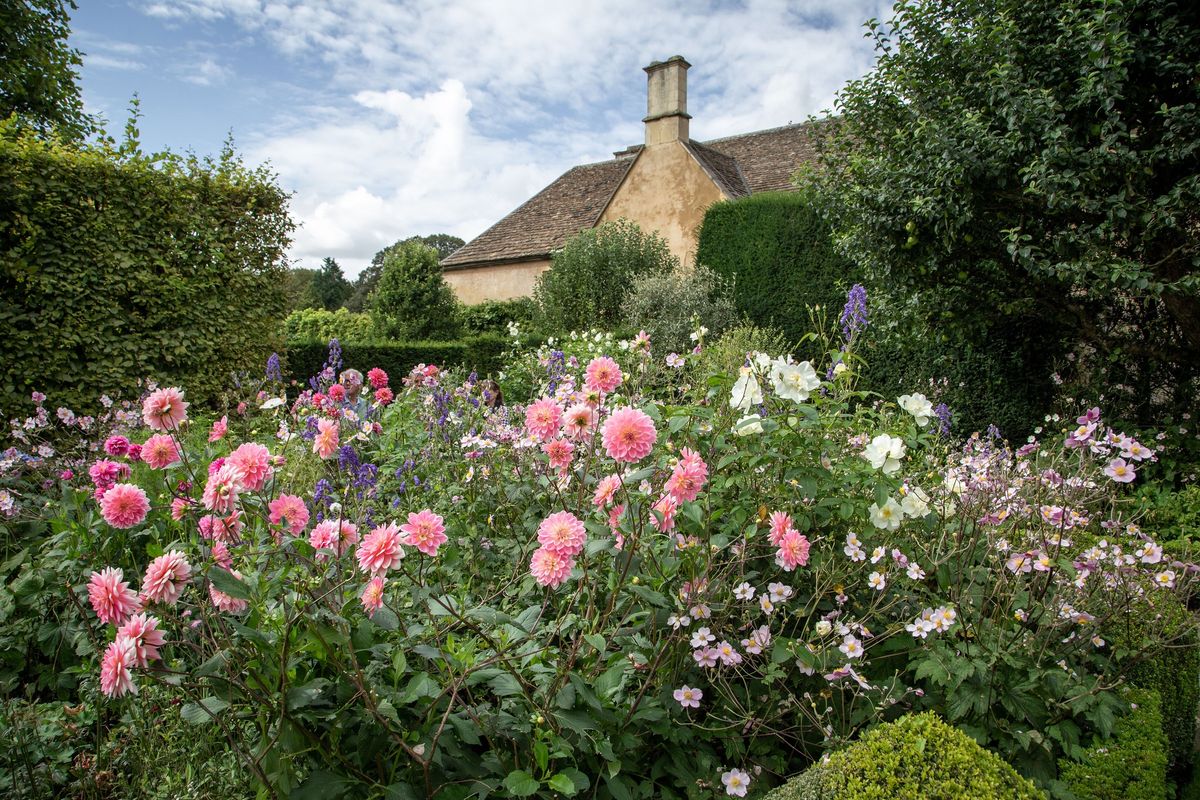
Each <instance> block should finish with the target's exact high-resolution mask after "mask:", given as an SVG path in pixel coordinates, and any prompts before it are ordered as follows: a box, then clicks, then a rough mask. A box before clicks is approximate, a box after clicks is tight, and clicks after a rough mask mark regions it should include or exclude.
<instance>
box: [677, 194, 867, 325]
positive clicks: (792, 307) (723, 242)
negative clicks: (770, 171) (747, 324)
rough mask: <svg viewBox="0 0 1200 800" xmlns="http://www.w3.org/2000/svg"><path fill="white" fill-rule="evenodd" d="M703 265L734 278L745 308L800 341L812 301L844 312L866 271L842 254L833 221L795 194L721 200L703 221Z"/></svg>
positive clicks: (743, 310) (700, 259)
mask: <svg viewBox="0 0 1200 800" xmlns="http://www.w3.org/2000/svg"><path fill="white" fill-rule="evenodd" d="M696 262H697V263H700V264H704V265H706V266H708V267H711V268H712V269H713V271H714V272H716V273H717V274H718V275H721V276H723V277H724V278H726V279H728V280H730V281H731V282H733V286H734V294H733V297H734V302H735V303H736V305H737V309H738V311H739V312H741V313H743V314H745V315H746V316H747V317H749V318H750V320H751V321H752V322H754V323H755V324H756V325H760V326H763V327H774V328H778V329H780V330H782V331H783V332H784V333H785V334H786V335H787V336H788V337H789V338H790V339H792V340H793V341H796V340H799V339H800V337H801V336H803V335H804V333H806V332H807V331H808V330H809V327H808V321H809V320H808V311H807V308H808V307H810V306H818V305H819V306H821V307H823V308H835V307H836V308H838V309H840V308H841V306H842V304H843V302H844V301H845V297H846V291H847V290H848V289H849V288H850V287H851V286H852V285H853V284H854V283H855V282H857V281H858V280H859V271H858V269H857V268H856V267H855V266H854V264H852V263H851V262H849V261H847V260H846V259H845V258H843V257H841V256H839V255H838V254H837V253H836V252H835V250H834V247H833V242H832V240H831V238H830V235H829V228H828V226H827V225H826V224H825V223H824V222H823V221H822V220H821V218H820V217H819V216H818V215H817V212H816V211H815V210H813V208H812V206H811V205H810V204H809V202H808V201H807V200H806V199H805V198H804V197H803V196H802V195H800V194H796V193H794V192H764V193H762V194H756V195H751V196H749V197H743V198H739V199H737V200H730V201H727V202H723V203H717V204H715V205H713V206H712V207H711V208H709V210H708V213H706V214H705V215H704V222H703V224H702V225H701V226H700V240H699V243H698V244H697V249H696Z"/></svg>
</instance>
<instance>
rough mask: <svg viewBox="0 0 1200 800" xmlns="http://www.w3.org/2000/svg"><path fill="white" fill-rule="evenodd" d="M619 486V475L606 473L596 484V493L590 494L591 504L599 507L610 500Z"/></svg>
mask: <svg viewBox="0 0 1200 800" xmlns="http://www.w3.org/2000/svg"><path fill="white" fill-rule="evenodd" d="M620 488H621V476H620V475H608V476H606V477H604V478H602V479H601V480H600V483H599V484H597V486H596V493H595V494H593V495H592V505H594V506H595V507H596V508H601V507H603V506H606V505H608V504H609V503H611V502H612V500H613V497H614V496H615V495H616V494H617V489H620Z"/></svg>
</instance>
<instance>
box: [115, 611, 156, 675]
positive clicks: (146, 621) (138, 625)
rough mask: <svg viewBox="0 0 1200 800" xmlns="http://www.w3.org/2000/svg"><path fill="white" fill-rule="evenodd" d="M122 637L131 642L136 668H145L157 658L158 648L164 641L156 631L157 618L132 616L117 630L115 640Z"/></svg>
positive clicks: (144, 615) (147, 615) (139, 615)
mask: <svg viewBox="0 0 1200 800" xmlns="http://www.w3.org/2000/svg"><path fill="white" fill-rule="evenodd" d="M122 636H124V637H126V638H128V639H129V640H130V641H131V642H133V656H134V659H133V662H134V664H136V665H137V666H139V667H146V666H148V665H149V664H150V662H151V661H155V660H157V659H158V658H159V655H158V648H160V647H162V646H163V641H164V640H163V635H162V631H160V630H159V629H158V617H152V616H150V615H149V614H144V613H143V614H134V615H133V616H132V617H130V618H129V619H127V620H126V621H125V624H124V625H122V626H121V627H120V628H119V629H118V630H117V638H118V639H120V638H121V637H122Z"/></svg>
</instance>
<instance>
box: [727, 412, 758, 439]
mask: <svg viewBox="0 0 1200 800" xmlns="http://www.w3.org/2000/svg"><path fill="white" fill-rule="evenodd" d="M733 432H734V433H736V434H737V435H738V436H750V435H752V434H755V433H762V432H763V426H762V417H760V416H759V415H758V414H751V415H749V416H747V417H742V418H741V419H739V420H738V421H737V422H736V423H734V426H733Z"/></svg>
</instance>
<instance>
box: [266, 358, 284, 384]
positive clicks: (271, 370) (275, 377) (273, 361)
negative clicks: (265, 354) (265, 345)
mask: <svg viewBox="0 0 1200 800" xmlns="http://www.w3.org/2000/svg"><path fill="white" fill-rule="evenodd" d="M266 376H267V380H269V381H274V382H276V383H282V382H283V365H282V364H280V363H279V353H271V357H270V358H268V359H267V373H266Z"/></svg>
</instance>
